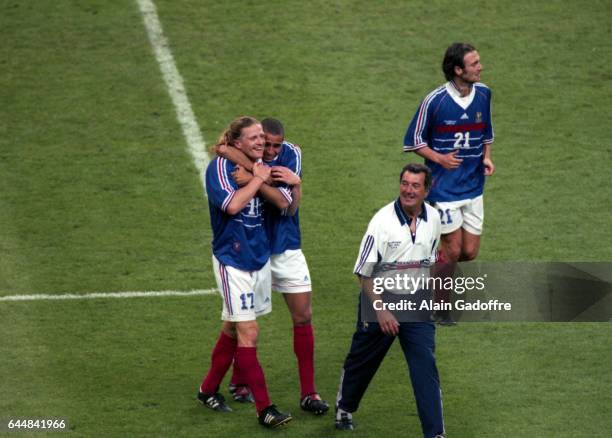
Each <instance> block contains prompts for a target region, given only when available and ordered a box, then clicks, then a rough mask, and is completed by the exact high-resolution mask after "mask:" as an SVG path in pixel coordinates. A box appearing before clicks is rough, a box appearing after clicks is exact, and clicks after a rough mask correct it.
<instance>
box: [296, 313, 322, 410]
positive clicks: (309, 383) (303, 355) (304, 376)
mask: <svg viewBox="0 0 612 438" xmlns="http://www.w3.org/2000/svg"><path fill="white" fill-rule="evenodd" d="M293 351H294V352H295V355H296V356H297V361H298V369H299V372H300V388H301V391H302V398H304V397H306V396H307V395H310V394H314V393H315V392H317V390H316V389H315V384H314V333H313V330H312V325H311V324H306V325H296V326H294V327H293Z"/></svg>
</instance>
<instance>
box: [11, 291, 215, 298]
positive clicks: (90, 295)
mask: <svg viewBox="0 0 612 438" xmlns="http://www.w3.org/2000/svg"><path fill="white" fill-rule="evenodd" d="M217 293H218V291H217V289H202V290H189V291H178V290H161V291H144V292H92V293H88V294H61V295H52V294H35V295H8V296H5V297H0V301H40V300H91V299H98V298H150V297H190V296H194V295H216V294H217Z"/></svg>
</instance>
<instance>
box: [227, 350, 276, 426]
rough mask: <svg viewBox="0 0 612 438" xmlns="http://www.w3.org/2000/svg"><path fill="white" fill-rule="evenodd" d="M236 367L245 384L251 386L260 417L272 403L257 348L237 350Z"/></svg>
mask: <svg viewBox="0 0 612 438" xmlns="http://www.w3.org/2000/svg"><path fill="white" fill-rule="evenodd" d="M234 367H235V368H238V373H239V374H240V376H241V377H242V378H243V380H244V383H246V384H247V385H249V389H250V390H251V393H252V394H253V398H254V399H255V409H257V415H259V414H260V413H261V411H263V410H264V409H265V408H267V407H268V406H270V405H271V403H270V397H269V396H268V387H267V386H266V377H265V376H264V373H263V370H262V369H261V365H260V364H259V361H258V360H257V348H255V347H238V348H236V356H235V359H234Z"/></svg>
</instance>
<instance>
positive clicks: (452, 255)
mask: <svg viewBox="0 0 612 438" xmlns="http://www.w3.org/2000/svg"><path fill="white" fill-rule="evenodd" d="M443 251H444V256H445V257H446V261H447V262H449V263H452V262H457V261H459V258H460V257H461V246H460V245H459V244H450V245H446V246H445V247H444V249H443Z"/></svg>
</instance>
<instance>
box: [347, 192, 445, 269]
mask: <svg viewBox="0 0 612 438" xmlns="http://www.w3.org/2000/svg"><path fill="white" fill-rule="evenodd" d="M410 222H411V218H410V217H408V216H407V215H406V213H404V210H402V207H401V205H400V202H399V198H398V199H396V200H395V201H393V202H391V203H389V204H387V205H385V206H384V207H383V208H381V209H380V210H378V212H377V213H376V214H375V215H374V217H372V220H370V223H369V225H368V230H367V231H366V233H365V235H364V236H363V239H362V240H361V248H360V249H359V257H358V258H357V262H356V263H355V269H354V271H353V272H354V273H355V274H358V275H361V276H364V277H372V275H373V274H375V273H376V271H377V270H378V269H381V267H382V268H383V270H392V269H401V268H402V267H427V269H428V267H429V266H431V265H433V264H434V263H435V261H436V252H437V249H438V245H439V243H440V231H441V225H440V216H439V214H438V211H437V210H436V209H435V208H433V207H432V206H430V205H429V204H427V203H423V207H422V211H421V214H420V215H419V216H418V217H417V224H416V232H415V233H414V235H413V234H412V232H411V231H410Z"/></svg>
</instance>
